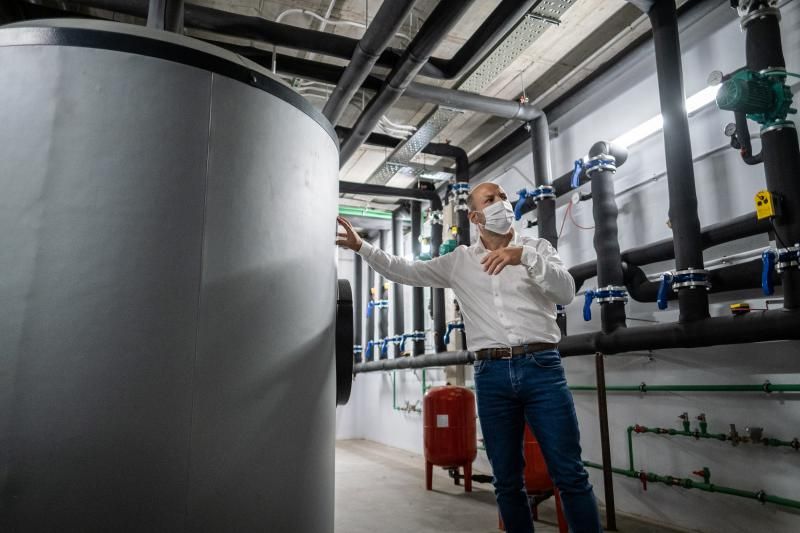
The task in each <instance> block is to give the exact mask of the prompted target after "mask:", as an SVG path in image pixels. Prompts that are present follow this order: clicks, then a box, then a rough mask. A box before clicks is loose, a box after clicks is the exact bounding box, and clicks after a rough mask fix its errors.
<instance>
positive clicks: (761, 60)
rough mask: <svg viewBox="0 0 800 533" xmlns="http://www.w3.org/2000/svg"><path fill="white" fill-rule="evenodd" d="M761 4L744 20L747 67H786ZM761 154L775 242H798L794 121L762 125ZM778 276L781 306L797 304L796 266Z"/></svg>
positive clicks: (799, 168) (799, 190)
mask: <svg viewBox="0 0 800 533" xmlns="http://www.w3.org/2000/svg"><path fill="white" fill-rule="evenodd" d="M762 7H763V6H762V5H761V3H754V8H755V9H758V10H760V14H761V16H757V17H750V18H749V20H748V21H747V22H746V23H745V24H744V30H745V34H746V37H745V53H746V55H747V68H749V69H750V70H754V71H756V72H760V71H762V70H765V69H772V68H785V67H786V61H785V59H784V56H783V48H782V46H781V32H780V24H779V12H778V11H777V10H776V9H762ZM761 154H762V156H763V159H764V174H765V176H766V181H767V189H769V191H770V192H771V193H772V194H773V195H774V196H775V198H776V199H777V201H778V202H779V204H778V206H779V210H778V214H777V216H776V217H775V219H774V221H773V224H774V228H775V238H776V240H777V241H778V246H779V247H780V248H786V247H790V246H796V245H798V244H800V179H798V177H799V176H800V147H799V146H798V139H797V130H796V129H795V127H794V125H792V124H791V123H787V124H786V126H785V127H770V128H767V129H766V131H765V130H763V129H762V132H761ZM781 279H782V281H783V304H784V307H786V308H787V309H796V308H798V307H800V269H798V268H797V267H794V268H791V267H790V268H787V269H785V270H784V271H783V273H782V274H781Z"/></svg>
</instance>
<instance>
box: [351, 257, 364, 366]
mask: <svg viewBox="0 0 800 533" xmlns="http://www.w3.org/2000/svg"><path fill="white" fill-rule="evenodd" d="M353 255H354V257H353V278H354V279H353V285H355V296H354V300H353V311H354V314H355V321H354V322H355V323H354V326H355V331H354V333H355V335H354V344H355V345H356V346H361V348H362V352H361V353H362V355H361V356H356V360H357V361H360V360H361V358H362V357H363V353H364V351H363V349H364V348H365V346H364V345H363V339H364V336H363V334H362V329H363V322H362V320H363V318H362V317H363V315H362V313H363V312H364V260H363V259H361V256H360V255H358V254H355V253H354V254H353Z"/></svg>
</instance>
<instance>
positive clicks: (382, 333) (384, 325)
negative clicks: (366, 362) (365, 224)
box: [375, 229, 395, 359]
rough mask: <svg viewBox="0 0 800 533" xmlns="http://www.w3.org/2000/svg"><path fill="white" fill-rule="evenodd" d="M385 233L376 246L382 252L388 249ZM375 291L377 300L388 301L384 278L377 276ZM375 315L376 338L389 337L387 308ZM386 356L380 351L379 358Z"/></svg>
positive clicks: (382, 308) (386, 355)
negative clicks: (376, 321)
mask: <svg viewBox="0 0 800 533" xmlns="http://www.w3.org/2000/svg"><path fill="white" fill-rule="evenodd" d="M387 233H389V232H388V231H387V230H385V229H382V230H380V233H379V236H378V246H379V247H380V249H381V250H383V251H386V248H387V247H388V243H387V242H386V240H387ZM375 290H376V292H377V297H378V299H379V300H382V301H386V300H388V298H389V291H388V290H387V287H386V278H384V277H383V276H380V275H379V276H378V283H377V284H376V286H375ZM389 305H395V303H394V302H389ZM377 315H378V316H377V318H378V337H377V338H379V339H385V338H386V337H388V336H389V308H387V307H383V306H381V307H380V308H379V309H378V310H377ZM388 355H389V354H388V351H387V352H386V353H384V352H383V351H381V353H380V356H379V357H380V358H381V359H385V358H386V357H388Z"/></svg>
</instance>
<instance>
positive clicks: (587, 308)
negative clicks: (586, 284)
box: [583, 290, 595, 322]
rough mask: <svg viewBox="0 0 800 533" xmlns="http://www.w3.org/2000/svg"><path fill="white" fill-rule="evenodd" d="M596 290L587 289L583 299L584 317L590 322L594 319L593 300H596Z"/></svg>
mask: <svg viewBox="0 0 800 533" xmlns="http://www.w3.org/2000/svg"><path fill="white" fill-rule="evenodd" d="M594 296H595V292H594V291H593V290H588V291H586V295H585V296H584V298H585V299H584V301H583V319H584V320H585V321H586V322H589V321H590V320H591V319H592V300H594Z"/></svg>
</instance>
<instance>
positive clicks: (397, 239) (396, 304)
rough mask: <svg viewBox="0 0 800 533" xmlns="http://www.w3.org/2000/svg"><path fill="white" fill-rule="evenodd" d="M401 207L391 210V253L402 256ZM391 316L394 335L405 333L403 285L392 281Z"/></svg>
mask: <svg viewBox="0 0 800 533" xmlns="http://www.w3.org/2000/svg"><path fill="white" fill-rule="evenodd" d="M403 211H404V210H403V209H402V208H398V209H395V210H394V211H392V255H396V256H399V257H403V255H405V254H404V253H403V220H402V218H401V215H402V214H403ZM390 299H391V306H392V311H393V312H392V317H393V320H394V335H402V334H403V333H405V318H404V317H403V309H404V307H403V286H402V285H400V284H399V283H392V294H391V297H390Z"/></svg>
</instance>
